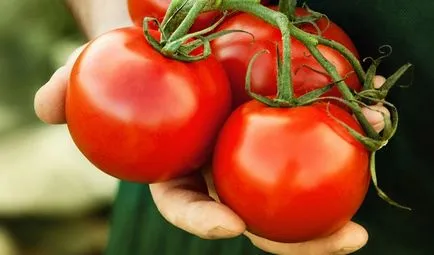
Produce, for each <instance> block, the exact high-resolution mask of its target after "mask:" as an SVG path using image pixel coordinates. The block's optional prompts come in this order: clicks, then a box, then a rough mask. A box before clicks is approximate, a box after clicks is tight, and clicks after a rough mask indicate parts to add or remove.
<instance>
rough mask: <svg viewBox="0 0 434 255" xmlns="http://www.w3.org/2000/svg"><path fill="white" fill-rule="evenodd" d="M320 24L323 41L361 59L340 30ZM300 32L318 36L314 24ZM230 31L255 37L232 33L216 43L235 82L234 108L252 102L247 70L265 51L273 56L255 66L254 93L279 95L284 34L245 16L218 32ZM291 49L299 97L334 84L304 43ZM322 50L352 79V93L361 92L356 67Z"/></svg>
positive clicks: (349, 81)
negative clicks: (279, 51) (247, 89)
mask: <svg viewBox="0 0 434 255" xmlns="http://www.w3.org/2000/svg"><path fill="white" fill-rule="evenodd" d="M272 8H276V7H272ZM307 14H308V13H307V11H306V10H305V9H303V8H297V9H296V15H298V16H305V15H307ZM316 24H317V26H318V27H319V28H320V29H321V30H322V31H323V33H322V35H323V37H325V38H328V39H331V40H335V41H337V42H340V43H341V44H343V45H344V46H346V47H347V48H348V49H349V50H351V51H352V52H353V53H354V54H355V55H356V56H358V54H357V50H356V48H355V46H354V44H353V43H352V41H351V39H350V38H349V37H348V36H347V35H346V34H345V32H344V31H343V30H342V29H341V28H340V27H338V26H337V25H336V24H334V23H333V22H331V21H330V22H329V21H328V20H326V19H325V18H322V19H320V20H318V21H317V22H316ZM300 28H301V29H303V30H305V31H306V32H309V33H314V34H316V33H317V30H316V29H315V28H314V26H312V25H310V24H307V25H302V26H301V27H300ZM230 29H239V30H244V31H248V32H250V33H251V34H253V35H254V37H255V40H254V42H253V41H252V37H251V36H250V35H248V34H244V33H231V34H229V35H225V36H222V37H220V38H218V39H216V40H214V41H213V42H212V46H213V52H214V54H215V56H216V57H217V59H218V60H219V61H220V62H221V63H222V64H223V67H224V68H225V70H226V73H227V74H228V77H229V80H230V82H231V86H232V92H233V97H232V98H233V105H234V107H236V106H239V105H240V104H242V103H244V102H246V101H248V100H250V99H251V98H250V97H249V96H248V95H247V94H246V93H245V76H246V71H247V66H248V64H249V62H250V60H251V59H252V57H253V56H254V55H255V54H256V53H257V52H259V51H261V50H263V49H266V50H268V51H269V52H270V54H264V55H262V56H260V57H259V58H258V59H257V60H256V62H255V63H254V65H253V69H252V76H251V77H252V85H251V88H252V91H253V92H256V93H258V94H262V95H264V96H273V95H275V94H276V73H277V68H276V56H277V54H276V45H278V46H279V48H280V49H282V44H281V34H280V31H279V30H278V29H277V28H275V27H273V26H271V25H269V24H268V23H266V22H264V21H262V20H261V19H259V18H256V17H254V16H252V15H250V14H247V13H241V14H238V15H236V16H233V17H230V18H228V19H227V20H226V21H225V22H224V23H223V24H222V25H221V26H220V27H219V28H218V29H217V30H218V31H221V30H230ZM291 45H292V52H291V63H292V70H291V71H292V75H293V83H294V92H295V95H296V96H300V95H303V94H305V93H306V92H309V91H312V90H314V89H316V88H320V87H323V86H325V85H327V84H329V83H331V82H332V79H331V78H330V77H329V76H328V75H326V74H324V73H321V72H325V71H324V69H323V68H322V67H321V66H320V64H319V63H318V62H317V61H316V59H315V58H314V57H313V56H311V55H310V53H309V51H308V49H307V48H306V47H305V46H304V45H303V44H302V43H301V42H300V41H298V40H296V39H292V40H291ZM318 48H319V50H320V51H321V52H322V53H323V54H324V56H325V57H326V58H327V59H328V60H329V61H330V62H332V63H333V64H334V65H335V66H336V68H337V70H338V72H339V74H340V75H341V76H342V77H345V76H347V75H348V77H347V79H346V80H345V81H346V82H347V84H348V85H349V86H350V87H351V88H352V89H355V90H358V89H359V88H360V87H361V84H360V82H359V80H358V78H357V75H356V74H355V73H353V68H352V66H351V65H350V63H349V62H348V61H347V60H346V59H345V58H344V57H343V56H342V55H341V54H340V53H339V52H337V51H336V50H333V49H331V48H329V47H326V46H319V47H318ZM327 95H328V96H337V97H339V96H340V92H339V91H338V89H337V88H333V89H332V90H331V91H330V92H329V93H328V94H327Z"/></svg>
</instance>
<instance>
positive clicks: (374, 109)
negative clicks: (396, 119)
mask: <svg viewBox="0 0 434 255" xmlns="http://www.w3.org/2000/svg"><path fill="white" fill-rule="evenodd" d="M362 113H363V114H364V115H365V117H366V119H367V120H368V121H369V123H370V124H371V125H372V127H373V128H374V129H375V131H377V132H381V130H383V128H384V119H385V118H390V112H389V110H388V109H387V108H386V107H384V106H382V105H381V104H377V105H372V106H369V107H363V108H362Z"/></svg>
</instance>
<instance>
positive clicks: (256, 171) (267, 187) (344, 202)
mask: <svg viewBox="0 0 434 255" xmlns="http://www.w3.org/2000/svg"><path fill="white" fill-rule="evenodd" d="M330 114H331V115H332V116H334V117H335V118H337V119H339V120H341V121H343V122H345V123H346V124H348V125H349V126H351V127H352V128H354V129H355V130H357V131H359V132H362V130H361V128H360V126H359V125H358V123H357V122H356V121H355V119H353V118H352V116H351V115H350V114H349V113H348V112H346V111H345V110H343V109H341V108H339V107H338V106H334V105H332V104H330V105H329V106H328V107H327V106H326V104H314V105H311V106H303V107H297V108H270V107H267V106H265V105H263V104H261V103H259V102H257V101H251V102H248V103H246V104H243V105H242V106H240V107H239V108H238V109H237V110H236V111H235V112H233V113H232V115H231V117H229V119H228V120H227V122H226V124H225V125H224V127H223V129H222V131H221V133H220V136H219V138H218V141H217V145H216V149H215V152H214V159H213V178H214V183H215V187H216V191H217V194H218V196H219V198H220V200H221V201H222V202H223V203H224V204H226V205H227V206H229V207H230V208H231V209H232V210H234V212H235V213H237V214H238V215H239V216H240V217H241V218H242V219H243V220H244V221H245V223H246V225H247V228H248V230H249V231H251V232H253V233H254V234H257V235H259V236H261V237H264V238H267V239H271V240H274V241H278V242H301V241H306V240H312V239H314V238H319V237H324V236H327V235H329V234H331V233H333V232H334V231H336V230H338V229H340V228H341V227H342V226H343V225H344V224H346V223H347V222H348V221H349V220H350V219H351V217H352V216H353V215H354V214H355V213H356V211H357V210H358V208H359V207H360V205H361V203H362V201H363V199H364V197H365V195H366V192H367V189H368V186H369V181H370V174H369V171H368V163H369V157H368V156H369V155H368V151H367V150H366V149H365V148H364V146H363V145H362V144H361V143H360V142H358V141H357V140H356V139H355V138H353V137H352V136H351V135H350V134H349V133H348V131H347V130H346V129H345V128H344V127H343V126H342V125H341V124H339V123H338V122H337V121H336V120H335V119H333V118H331V117H330Z"/></svg>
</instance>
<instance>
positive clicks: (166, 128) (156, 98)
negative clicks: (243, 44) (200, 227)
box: [66, 27, 231, 183]
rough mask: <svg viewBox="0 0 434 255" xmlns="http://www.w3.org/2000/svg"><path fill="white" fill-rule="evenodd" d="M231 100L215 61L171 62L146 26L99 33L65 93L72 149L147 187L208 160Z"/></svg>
mask: <svg viewBox="0 0 434 255" xmlns="http://www.w3.org/2000/svg"><path fill="white" fill-rule="evenodd" d="M150 32H151V34H152V35H153V37H154V38H158V37H159V32H157V31H150ZM230 101H231V94H230V87H229V84H228V80H227V77H226V75H225V73H224V70H223V68H222V67H221V65H220V63H219V62H218V61H217V60H216V59H215V58H214V57H213V56H210V57H208V58H206V59H205V60H201V61H196V62H193V63H186V62H181V61H178V60H174V59H170V58H167V57H165V56H163V55H162V54H160V52H158V51H157V50H155V49H154V48H152V47H151V46H150V44H149V43H148V42H147V40H146V39H145V37H144V35H143V31H142V29H141V28H139V27H131V28H123V29H119V30H115V31H111V32H108V33H106V34H104V35H102V36H100V37H99V38H97V39H96V40H94V41H92V42H91V43H90V44H89V45H88V46H87V47H86V49H85V50H84V51H83V52H82V53H81V55H80V56H79V58H78V60H77V62H76V63H75V65H74V67H73V69H72V74H71V77H70V82H69V86H68V88H67V97H66V118H67V125H68V128H69V131H70V134H71V136H72V138H73V140H74V142H75V144H76V145H77V146H78V148H79V149H80V150H81V152H82V153H83V154H84V155H85V156H86V157H87V158H88V159H89V160H90V161H91V162H92V163H93V164H94V165H95V166H97V167H98V168H99V169H101V170H102V171H104V172H106V173H107V174H110V175H112V176H114V177H117V178H119V179H122V180H128V181H133V182H146V183H150V182H157V181H165V180H169V179H172V178H176V177H180V176H184V175H186V174H189V173H191V172H193V171H195V170H197V169H198V168H199V167H200V166H201V165H202V164H203V163H204V162H205V161H206V160H207V159H208V157H209V156H210V153H211V149H212V147H213V143H214V141H215V136H216V135H217V132H218V131H219V129H220V127H221V126H222V125H223V123H224V121H225V119H226V117H227V116H228V114H229V110H230Z"/></svg>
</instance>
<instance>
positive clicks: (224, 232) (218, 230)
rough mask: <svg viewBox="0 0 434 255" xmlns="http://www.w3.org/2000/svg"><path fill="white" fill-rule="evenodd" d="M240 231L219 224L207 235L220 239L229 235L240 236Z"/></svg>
mask: <svg viewBox="0 0 434 255" xmlns="http://www.w3.org/2000/svg"><path fill="white" fill-rule="evenodd" d="M239 235H240V233H238V232H234V231H231V230H229V229H227V228H224V227H222V226H217V227H215V228H213V229H211V230H210V231H208V234H207V236H208V237H209V238H211V239H219V238H228V237H235V236H239Z"/></svg>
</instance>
